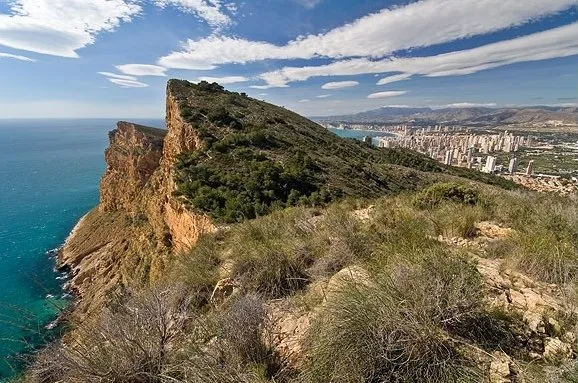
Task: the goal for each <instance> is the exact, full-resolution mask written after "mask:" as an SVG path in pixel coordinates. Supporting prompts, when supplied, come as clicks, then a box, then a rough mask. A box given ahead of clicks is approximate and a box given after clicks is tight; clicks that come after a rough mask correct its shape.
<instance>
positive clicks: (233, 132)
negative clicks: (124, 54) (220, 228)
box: [169, 80, 515, 223]
mask: <svg viewBox="0 0 578 383" xmlns="http://www.w3.org/2000/svg"><path fill="white" fill-rule="evenodd" d="M169 89H170V90H171V92H172V94H173V95H174V96H175V97H176V98H177V100H178V103H179V106H180V112H181V117H182V118H183V119H184V120H185V121H187V122H189V123H190V124H191V125H192V126H193V128H194V130H195V132H196V133H197V134H198V136H199V138H200V139H201V141H202V145H201V147H200V148H198V149H197V150H194V151H192V152H190V153H184V154H183V155H181V157H180V159H179V162H178V164H177V184H178V189H177V192H176V193H177V195H179V196H182V197H183V198H184V199H185V200H186V201H188V202H189V203H190V205H191V207H192V208H194V209H197V210H198V211H200V212H203V213H206V214H208V215H210V216H211V217H212V218H213V219H214V220H216V221H217V222H223V223H235V222H241V221H244V220H247V219H253V218H256V217H261V216H265V215H267V214H269V213H271V212H272V211H275V210H280V209H283V208H286V207H289V206H325V205H327V204H328V203H330V202H334V201H336V200H339V199H342V198H343V197H348V196H349V197H362V198H377V197H380V196H382V195H384V194H390V193H398V192H402V191H407V190H414V189H416V188H418V187H420V186H424V185H427V184H429V183H431V182H432V181H433V180H435V179H437V178H440V177H442V178H443V177H445V176H447V175H456V176H462V177H466V178H471V179H476V180H480V181H483V182H487V183H492V184H496V185H500V186H502V187H505V188H514V187H515V184H513V183H511V182H509V181H506V180H504V179H503V178H500V177H495V176H491V175H487V174H482V173H479V172H471V171H463V170H462V169H458V168H452V167H446V166H443V165H439V164H437V163H436V162H435V161H433V160H432V159H430V158H428V157H426V156H423V155H420V154H417V153H415V152H411V151H408V150H402V149H383V150H379V149H377V148H372V147H371V146H368V145H365V144H363V143H361V142H359V141H357V140H353V139H340V138H338V137H337V136H335V135H334V134H332V133H331V132H329V131H327V130H326V129H324V128H322V127H321V126H319V125H317V124H315V123H314V122H312V121H309V120H307V119H305V118H303V117H301V116H299V115H297V114H295V113H292V112H290V111H288V110H286V109H284V108H280V107H277V106H274V105H271V104H267V103H265V102H262V101H258V100H254V99H251V98H248V97H247V96H246V95H243V94H238V93H234V92H227V91H225V90H224V88H223V87H221V86H220V85H218V84H209V83H206V82H201V83H200V84H198V85H195V84H191V83H189V82H187V81H177V80H172V81H171V82H170V83H169Z"/></svg>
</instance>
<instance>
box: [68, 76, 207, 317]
mask: <svg viewBox="0 0 578 383" xmlns="http://www.w3.org/2000/svg"><path fill="white" fill-rule="evenodd" d="M168 89H169V91H168V92H167V117H166V124H167V130H161V129H154V128H148V127H145V126H142V125H137V124H133V123H129V122H119V123H118V124H117V128H116V129H115V130H113V131H112V132H110V134H109V139H110V145H109V147H108V149H107V150H106V153H105V158H106V164H107V168H106V172H105V174H104V176H103V178H102V181H101V184H100V204H99V206H98V207H97V208H95V209H94V210H93V211H92V212H90V213H89V214H87V216H86V217H85V218H84V219H83V220H82V221H81V222H79V224H78V225H77V227H76V228H75V230H74V231H73V233H71V235H70V237H69V238H68V240H67V241H66V243H65V245H64V247H63V250H62V252H61V254H60V257H59V258H60V259H59V260H60V264H61V266H63V267H68V268H70V269H71V271H72V279H71V281H70V287H71V289H72V290H74V291H76V293H77V295H78V296H79V298H80V299H79V307H80V309H78V310H77V312H88V311H90V310H92V309H93V308H95V307H98V306H99V305H100V304H102V303H103V302H104V300H105V296H106V295H107V294H109V293H110V292H111V291H112V290H114V289H115V288H118V287H128V286H131V285H132V284H138V285H142V284H147V283H149V282H151V281H154V280H157V279H159V278H160V277H161V275H162V271H163V268H164V266H165V264H166V263H167V258H169V257H171V256H174V255H175V254H179V253H181V252H185V251H187V250H188V249H190V248H191V247H193V246H194V245H195V243H196V242H197V240H198V238H199V237H200V236H201V235H202V234H203V233H206V232H210V231H212V230H214V226H213V224H212V222H211V220H210V219H209V218H208V217H206V216H204V215H200V214H195V213H193V212H191V211H190V209H188V208H187V207H186V206H185V205H184V204H183V203H182V202H181V201H180V200H179V199H178V198H177V197H175V196H174V195H173V193H174V191H175V187H176V186H175V182H174V171H173V169H174V166H175V163H176V161H177V159H178V157H179V154H181V153H183V152H188V151H191V150H194V149H195V148H197V147H198V146H199V145H200V140H199V138H198V136H197V134H196V133H195V129H194V127H193V126H191V125H190V124H189V123H187V122H185V121H184V120H183V119H182V118H181V116H180V110H179V105H178V103H177V101H176V98H175V97H174V96H173V95H172V94H171V93H170V85H169V88H168ZM85 296H90V297H91V299H90V300H86V302H85V301H84V300H83V299H82V298H83V297H85Z"/></svg>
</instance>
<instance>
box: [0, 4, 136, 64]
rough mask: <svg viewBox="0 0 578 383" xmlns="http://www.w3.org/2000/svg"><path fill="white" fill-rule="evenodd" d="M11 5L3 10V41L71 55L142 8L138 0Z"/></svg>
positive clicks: (0, 21)
mask: <svg viewBox="0 0 578 383" xmlns="http://www.w3.org/2000/svg"><path fill="white" fill-rule="evenodd" d="M9 6H10V11H9V13H7V14H0V45H4V46H8V47H10V48H14V49H20V50H25V51H31V52H37V53H42V54H48V55H54V56H62V57H71V58H74V57H78V54H77V53H76V51H77V50H78V49H80V48H83V47H85V46H87V45H90V44H92V43H94V42H95V40H96V36H97V35H98V34H99V33H102V32H111V31H113V30H115V29H116V28H117V27H118V26H119V25H120V24H121V23H122V22H128V21H130V20H131V18H132V17H133V16H135V15H137V14H138V13H140V12H141V7H140V5H139V4H138V3H137V0H91V1H87V0H14V1H10V2H9Z"/></svg>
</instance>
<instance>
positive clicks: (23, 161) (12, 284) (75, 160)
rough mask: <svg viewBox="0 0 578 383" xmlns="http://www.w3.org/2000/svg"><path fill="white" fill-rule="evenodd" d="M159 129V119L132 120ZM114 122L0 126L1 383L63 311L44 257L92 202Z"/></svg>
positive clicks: (49, 263) (0, 123)
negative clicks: (59, 310) (60, 310)
mask: <svg viewBox="0 0 578 383" xmlns="http://www.w3.org/2000/svg"><path fill="white" fill-rule="evenodd" d="M137 122H140V123H143V124H146V125H150V126H155V127H162V126H163V125H164V122H163V121H162V120H153V121H150V120H149V121H137ZM115 123H116V120H0V381H2V380H3V379H6V378H7V377H9V376H11V375H13V373H14V372H15V370H16V371H17V370H18V368H19V365H21V362H22V357H21V356H18V357H14V356H13V355H14V354H15V353H22V352H26V351H30V350H31V349H33V348H34V347H37V346H38V344H39V343H40V342H42V340H43V339H45V336H46V330H45V329H44V327H45V326H46V325H47V324H48V323H50V322H51V321H52V320H54V318H55V316H56V314H57V312H58V308H59V307H61V306H63V303H64V301H65V300H64V301H63V299H62V296H63V294H64V291H63V290H62V287H61V286H62V284H63V283H64V282H65V280H63V279H57V278H58V277H61V274H59V273H55V272H54V271H53V267H54V260H53V259H50V257H49V256H48V255H47V254H46V252H47V251H48V250H50V249H53V248H56V247H58V246H60V245H61V244H62V243H63V241H64V240H65V239H66V237H67V235H68V233H69V232H70V230H71V229H72V228H73V226H74V224H75V223H76V222H77V220H78V219H79V218H80V217H81V216H82V215H84V214H85V213H86V212H87V211H89V210H90V209H91V208H93V207H94V206H95V205H96V204H97V203H98V183H99V180H100V177H101V176H102V173H103V171H104V169H105V164H104V150H105V148H106V146H107V145H108V134H107V132H108V131H110V130H112V129H113V128H114V127H115Z"/></svg>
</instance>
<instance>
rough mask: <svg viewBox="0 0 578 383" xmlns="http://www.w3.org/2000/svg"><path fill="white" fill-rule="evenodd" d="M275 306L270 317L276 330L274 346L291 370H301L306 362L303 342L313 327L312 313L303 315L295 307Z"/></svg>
mask: <svg viewBox="0 0 578 383" xmlns="http://www.w3.org/2000/svg"><path fill="white" fill-rule="evenodd" d="M282 305H283V304H281V305H275V304H274V305H273V307H271V309H270V317H271V318H272V320H273V323H274V326H275V330H274V339H273V344H274V347H275V350H276V351H277V353H278V354H279V356H280V357H281V359H282V360H283V361H284V362H285V363H287V365H288V366H290V367H291V368H300V367H301V366H302V365H303V362H304V356H305V353H304V352H303V340H304V339H305V335H306V334H307V331H308V330H309V328H310V326H311V316H312V315H313V314H312V313H303V312H300V311H299V310H296V309H295V308H293V307H281V306H282Z"/></svg>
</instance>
